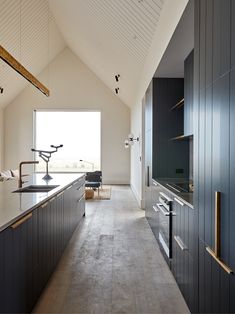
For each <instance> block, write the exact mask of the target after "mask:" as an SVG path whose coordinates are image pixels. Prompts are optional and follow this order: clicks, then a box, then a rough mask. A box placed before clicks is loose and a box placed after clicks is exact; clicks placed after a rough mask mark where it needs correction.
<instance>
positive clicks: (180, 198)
mask: <svg viewBox="0 0 235 314" xmlns="http://www.w3.org/2000/svg"><path fill="white" fill-rule="evenodd" d="M152 181H153V182H155V183H157V184H159V185H160V186H161V187H163V188H164V189H166V190H167V191H168V192H170V193H171V194H173V195H174V196H175V197H177V198H178V199H179V200H180V201H182V202H183V203H184V204H185V205H187V206H189V207H190V208H191V209H194V206H193V204H191V203H189V202H187V201H186V200H185V199H184V198H182V196H180V195H179V194H177V193H175V192H174V191H173V190H171V189H170V188H168V187H166V186H165V185H164V184H163V183H162V182H161V181H160V180H159V179H152Z"/></svg>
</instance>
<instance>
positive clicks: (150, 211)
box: [145, 180, 163, 240]
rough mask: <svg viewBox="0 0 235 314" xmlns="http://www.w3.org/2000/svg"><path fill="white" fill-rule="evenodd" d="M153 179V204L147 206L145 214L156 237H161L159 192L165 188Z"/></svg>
mask: <svg viewBox="0 0 235 314" xmlns="http://www.w3.org/2000/svg"><path fill="white" fill-rule="evenodd" d="M151 181H152V189H151V196H150V197H151V206H149V207H148V208H146V212H145V216H146V218H147V220H148V223H149V225H150V227H151V229H152V232H153V234H154V236H155V238H156V239H157V240H158V239H159V210H158V208H157V203H159V193H160V192H161V191H162V190H163V188H162V187H161V186H160V185H159V184H158V183H157V182H156V181H154V180H151Z"/></svg>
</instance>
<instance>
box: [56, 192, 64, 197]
mask: <svg viewBox="0 0 235 314" xmlns="http://www.w3.org/2000/svg"><path fill="white" fill-rule="evenodd" d="M63 194H64V191H62V192H60V193H58V194H57V195H56V197H59V196H61V195H63Z"/></svg>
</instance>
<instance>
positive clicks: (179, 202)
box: [174, 197, 184, 206]
mask: <svg viewBox="0 0 235 314" xmlns="http://www.w3.org/2000/svg"><path fill="white" fill-rule="evenodd" d="M174 200H175V201H176V202H177V203H178V204H180V205H181V206H184V203H183V202H181V201H180V200H178V198H176V197H174Z"/></svg>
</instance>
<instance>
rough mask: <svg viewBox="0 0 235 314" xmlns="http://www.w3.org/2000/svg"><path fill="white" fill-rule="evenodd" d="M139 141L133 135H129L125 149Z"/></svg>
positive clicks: (125, 142)
mask: <svg viewBox="0 0 235 314" xmlns="http://www.w3.org/2000/svg"><path fill="white" fill-rule="evenodd" d="M139 140H140V138H139V137H136V138H134V135H133V134H129V135H128V138H127V139H126V140H125V141H124V144H125V148H128V147H130V146H132V145H133V144H134V141H136V142H139Z"/></svg>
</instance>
